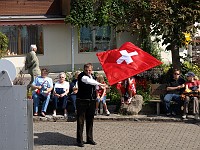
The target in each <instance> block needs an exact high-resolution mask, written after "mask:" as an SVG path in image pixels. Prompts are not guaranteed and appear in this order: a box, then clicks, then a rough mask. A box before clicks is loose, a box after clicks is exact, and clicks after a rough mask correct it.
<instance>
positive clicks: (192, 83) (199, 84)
mask: <svg viewBox="0 0 200 150" xmlns="http://www.w3.org/2000/svg"><path fill="white" fill-rule="evenodd" d="M186 77H187V80H188V81H187V82H186V83H185V92H186V93H191V92H199V91H200V81H199V80H196V79H195V74H194V73H193V72H188V73H187V74H186ZM191 100H192V101H193V114H194V115H195V119H199V101H198V95H195V94H194V95H193V94H191V95H190V94H189V95H186V96H185V101H184V113H183V116H182V118H183V119H185V118H186V117H187V113H188V104H189V102H190V101H191Z"/></svg>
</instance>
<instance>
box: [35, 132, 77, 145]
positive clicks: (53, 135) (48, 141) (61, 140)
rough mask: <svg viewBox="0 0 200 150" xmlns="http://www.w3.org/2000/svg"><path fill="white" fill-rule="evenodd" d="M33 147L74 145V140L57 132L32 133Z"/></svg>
mask: <svg viewBox="0 0 200 150" xmlns="http://www.w3.org/2000/svg"><path fill="white" fill-rule="evenodd" d="M34 145H66V146H74V145H76V138H74V137H69V136H66V135H64V134H60V133H58V132H43V133H34Z"/></svg>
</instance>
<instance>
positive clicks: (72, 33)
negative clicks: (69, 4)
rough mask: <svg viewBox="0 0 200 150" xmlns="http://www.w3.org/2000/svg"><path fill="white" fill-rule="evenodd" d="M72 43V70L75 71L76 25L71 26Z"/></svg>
mask: <svg viewBox="0 0 200 150" xmlns="http://www.w3.org/2000/svg"><path fill="white" fill-rule="evenodd" d="M71 44H72V62H71V63H72V72H73V71H74V27H73V26H72V27H71Z"/></svg>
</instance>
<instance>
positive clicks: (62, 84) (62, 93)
mask: <svg viewBox="0 0 200 150" xmlns="http://www.w3.org/2000/svg"><path fill="white" fill-rule="evenodd" d="M58 77H59V81H57V82H56V83H55V85H54V90H53V95H54V97H53V102H54V110H53V117H55V116H56V109H58V105H59V104H61V106H62V109H64V117H65V118H67V99H68V96H67V95H68V93H69V82H67V81H65V79H66V74H65V73H64V72H61V73H59V75H58Z"/></svg>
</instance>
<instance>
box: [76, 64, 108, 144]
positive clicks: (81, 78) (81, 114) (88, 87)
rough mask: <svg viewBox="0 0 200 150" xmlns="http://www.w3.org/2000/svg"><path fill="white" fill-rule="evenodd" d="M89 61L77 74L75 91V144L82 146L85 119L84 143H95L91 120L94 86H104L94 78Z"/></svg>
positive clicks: (93, 105) (94, 102)
mask: <svg viewBox="0 0 200 150" xmlns="http://www.w3.org/2000/svg"><path fill="white" fill-rule="evenodd" d="M92 69H93V66H92V64H91V63H87V64H85V65H84V71H83V72H82V73H80V74H79V75H78V93H77V103H76V105H77V145H78V146H79V147H84V142H83V128H84V120H85V119H86V140H87V142H86V144H91V145H96V142H94V140H93V120H94V114H95V104H96V101H95V100H96V91H95V86H96V85H100V86H102V87H103V86H106V85H105V84H101V83H99V82H97V81H96V80H95V79H94V76H93V75H92Z"/></svg>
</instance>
